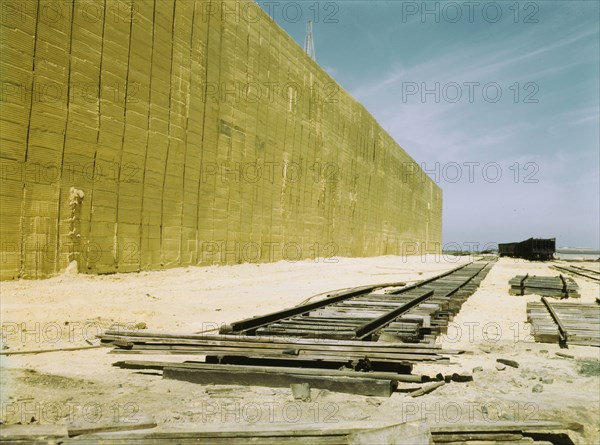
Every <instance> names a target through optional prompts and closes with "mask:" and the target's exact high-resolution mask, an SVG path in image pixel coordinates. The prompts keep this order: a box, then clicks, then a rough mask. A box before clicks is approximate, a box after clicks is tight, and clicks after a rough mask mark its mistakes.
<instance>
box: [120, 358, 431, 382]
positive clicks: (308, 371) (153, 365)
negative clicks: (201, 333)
mask: <svg viewBox="0 0 600 445" xmlns="http://www.w3.org/2000/svg"><path fill="white" fill-rule="evenodd" d="M113 366H116V367H119V368H123V369H156V370H163V369H164V368H168V367H176V368H187V369H205V370H216V371H219V370H231V371H237V372H246V371H264V372H266V373H291V374H297V375H308V376H322V375H326V376H330V377H352V378H354V377H358V378H370V379H384V380H392V381H395V382H407V383H422V382H424V381H426V380H427V378H426V377H425V376H423V375H406V374H396V373H393V372H358V371H352V370H348V371H343V370H337V369H314V368H287V367H279V366H277V367H267V366H251V365H214V364H207V363H175V362H156V361H136V360H131V361H121V362H116V363H113Z"/></svg>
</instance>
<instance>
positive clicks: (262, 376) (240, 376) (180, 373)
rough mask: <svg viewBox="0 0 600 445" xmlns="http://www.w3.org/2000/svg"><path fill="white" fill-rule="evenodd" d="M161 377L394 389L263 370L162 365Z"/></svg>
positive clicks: (386, 383) (376, 382)
mask: <svg viewBox="0 0 600 445" xmlns="http://www.w3.org/2000/svg"><path fill="white" fill-rule="evenodd" d="M163 378H165V379H172V380H181V381H186V382H190V383H198V384H202V385H211V384H214V385H242V386H269V387H289V386H290V385H291V384H292V383H308V384H309V385H310V386H311V387H312V388H318V389H326V390H329V391H333V392H342V393H348V394H360V395H365V396H377V397H389V396H390V395H391V394H392V392H393V390H394V387H393V383H392V381H391V380H385V379H373V378H355V377H330V376H314V375H305V374H291V373H289V374H288V373H272V372H265V371H242V372H239V371H232V370H228V369H219V370H207V369H189V368H175V367H173V368H171V367H165V368H163Z"/></svg>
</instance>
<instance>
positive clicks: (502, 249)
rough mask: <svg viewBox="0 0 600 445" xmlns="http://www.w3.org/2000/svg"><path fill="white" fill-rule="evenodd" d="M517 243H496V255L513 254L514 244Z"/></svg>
mask: <svg viewBox="0 0 600 445" xmlns="http://www.w3.org/2000/svg"><path fill="white" fill-rule="evenodd" d="M517 244H518V243H503V244H498V255H500V256H514V254H515V246H516V245H517Z"/></svg>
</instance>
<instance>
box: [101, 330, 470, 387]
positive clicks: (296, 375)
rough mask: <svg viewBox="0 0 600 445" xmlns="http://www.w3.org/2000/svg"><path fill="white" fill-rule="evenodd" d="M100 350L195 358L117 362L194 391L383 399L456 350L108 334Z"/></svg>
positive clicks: (417, 379)
mask: <svg viewBox="0 0 600 445" xmlns="http://www.w3.org/2000/svg"><path fill="white" fill-rule="evenodd" d="M101 341H102V344H104V345H106V346H114V347H115V349H113V351H111V352H113V353H124V354H137V353H159V354H173V353H175V354H194V355H198V356H199V359H200V358H204V360H198V361H187V362H184V363H176V362H151V361H121V362H117V363H115V366H119V367H121V368H128V369H157V370H162V371H163V377H164V378H170V379H177V380H184V381H189V382H194V383H201V384H222V385H256V386H275V387H278V386H279V387H289V386H290V385H291V384H293V383H303V382H306V383H309V384H310V386H311V387H314V388H321V389H328V390H330V391H337V392H346V393H353V394H363V395H373V396H384V397H385V396H390V395H391V394H392V392H393V391H394V390H395V389H396V387H397V384H398V382H415V383H420V382H424V381H427V380H430V379H429V378H428V377H426V376H415V375H411V374H410V372H411V371H412V365H413V364H414V363H417V362H432V363H440V364H441V363H447V362H448V360H449V357H448V356H449V355H453V354H459V353H461V352H462V351H458V350H444V349H441V348H440V347H439V346H436V345H422V344H402V343H385V342H361V341H351V340H345V341H342V340H319V339H308V338H299V339H293V340H292V339H286V338H282V337H263V336H257V337H252V336H243V335H242V336H238V335H204V334H188V335H180V334H167V333H152V332H137V331H121V332H119V331H108V332H106V333H105V334H104V335H103V336H102V337H101Z"/></svg>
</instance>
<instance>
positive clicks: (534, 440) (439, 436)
mask: <svg viewBox="0 0 600 445" xmlns="http://www.w3.org/2000/svg"><path fill="white" fill-rule="evenodd" d="M136 426H137V428H136ZM582 430H583V427H582V426H581V425H580V424H576V423H562V422H552V421H546V420H531V421H527V422H511V421H496V422H469V423H465V424H457V423H450V424H438V423H429V422H428V421H427V420H425V419H424V420H420V421H414V422H404V423H393V422H381V421H354V422H339V423H321V424H297V423H290V422H287V423H269V424H239V423H235V424H219V425H215V426H213V425H202V426H196V425H192V424H188V425H172V426H169V428H168V429H166V428H161V427H156V425H155V424H154V425H152V424H139V425H138V424H136V423H132V424H130V425H127V424H120V425H106V426H105V425H91V426H90V428H87V429H85V428H80V427H76V428H75V429H72V428H70V427H69V426H68V425H35V424H32V425H10V426H5V427H4V428H2V430H1V431H0V439H1V440H2V442H3V443H15V444H16V443H36V444H39V445H44V444H47V445H49V444H53V445H55V444H59V443H60V444H65V445H71V444H80V445H91V444H94V445H98V444H100V445H156V444H175V443H176V444H179V445H188V444H198V443H202V444H208V443H210V444H211V445H246V444H249V443H257V444H261V445H281V444H287V445H296V444H298V445H306V444H311V445H372V444H379V443H387V444H396V445H431V444H434V445H436V444H440V445H441V444H444V445H454V444H466V445H471V444H472V445H482V444H486V445H493V444H509V443H510V444H516V445H525V444H527V445H573V444H574V443H575V442H574V441H573V440H572V439H571V435H572V434H574V432H581V431H582Z"/></svg>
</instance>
